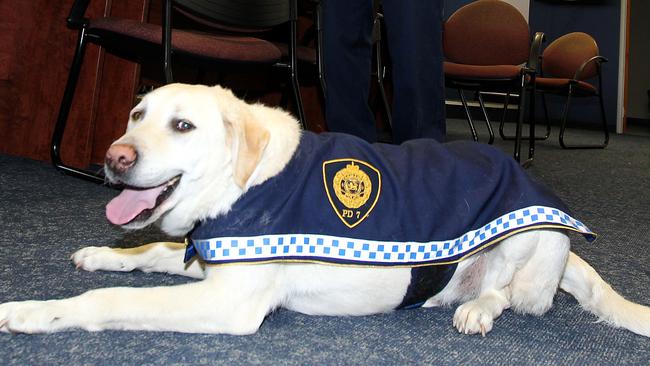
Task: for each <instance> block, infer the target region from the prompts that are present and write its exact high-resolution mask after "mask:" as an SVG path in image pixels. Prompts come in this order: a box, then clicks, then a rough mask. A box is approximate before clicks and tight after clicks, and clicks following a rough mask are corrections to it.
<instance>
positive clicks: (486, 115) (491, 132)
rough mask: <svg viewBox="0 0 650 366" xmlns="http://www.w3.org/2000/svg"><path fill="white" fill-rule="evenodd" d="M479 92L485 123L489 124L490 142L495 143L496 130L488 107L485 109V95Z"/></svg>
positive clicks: (479, 101)
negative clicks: (489, 115)
mask: <svg viewBox="0 0 650 366" xmlns="http://www.w3.org/2000/svg"><path fill="white" fill-rule="evenodd" d="M477 94H478V103H479V104H480V106H481V111H483V117H484V118H485V125H486V126H487V129H488V133H489V134H490V139H489V140H488V144H490V145H492V143H494V131H493V130H492V123H490V117H488V114H487V109H485V103H483V96H482V95H481V92H477Z"/></svg>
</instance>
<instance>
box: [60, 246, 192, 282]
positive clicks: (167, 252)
mask: <svg viewBox="0 0 650 366" xmlns="http://www.w3.org/2000/svg"><path fill="white" fill-rule="evenodd" d="M184 254H185V244H183V243H172V242H158V243H151V244H145V245H142V246H139V247H135V248H109V247H86V248H83V249H80V250H78V251H77V252H75V253H74V254H72V257H71V259H72V262H73V263H74V264H75V266H77V268H81V269H83V270H86V271H118V272H129V271H132V270H136V269H137V270H140V271H143V272H164V273H171V274H178V275H183V276H188V277H192V278H199V279H202V278H204V276H205V274H204V270H205V264H204V263H203V262H201V261H199V260H197V259H196V258H195V259H193V260H192V261H190V262H188V263H183V256H184Z"/></svg>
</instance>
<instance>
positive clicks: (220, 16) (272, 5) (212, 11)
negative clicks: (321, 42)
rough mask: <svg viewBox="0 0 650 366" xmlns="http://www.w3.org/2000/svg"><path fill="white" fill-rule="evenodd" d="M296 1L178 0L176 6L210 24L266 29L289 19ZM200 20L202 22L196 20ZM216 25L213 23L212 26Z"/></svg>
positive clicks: (291, 17) (292, 18)
mask: <svg viewBox="0 0 650 366" xmlns="http://www.w3.org/2000/svg"><path fill="white" fill-rule="evenodd" d="M292 1H295V0H174V1H173V3H174V5H175V6H176V7H177V8H178V9H179V10H181V11H182V12H183V13H184V14H185V15H187V16H190V17H192V18H194V19H195V20H197V21H199V22H201V20H203V23H204V24H205V21H208V23H207V25H211V26H216V27H219V25H225V26H230V27H232V28H233V29H246V30H255V29H266V28H271V27H274V26H277V25H280V24H283V23H286V22H288V21H289V20H295V19H296V14H292V13H291V2H292ZM196 18H199V19H196ZM211 23H213V24H211Z"/></svg>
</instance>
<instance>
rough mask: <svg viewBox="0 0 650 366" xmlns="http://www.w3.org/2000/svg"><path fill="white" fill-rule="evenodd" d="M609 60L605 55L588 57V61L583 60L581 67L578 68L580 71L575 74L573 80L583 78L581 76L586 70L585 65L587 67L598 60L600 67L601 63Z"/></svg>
mask: <svg viewBox="0 0 650 366" xmlns="http://www.w3.org/2000/svg"><path fill="white" fill-rule="evenodd" d="M608 61H609V60H607V59H606V58H605V57H603V56H594V57H592V58H590V59H588V60H587V61H585V62H583V63H582V65H580V67H579V68H578V71H576V73H575V75H573V80H581V79H580V77H581V76H582V72H583V71H584V70H585V67H587V65H589V64H590V63H592V62H596V63H597V66H598V67H600V64H601V63H603V62H608Z"/></svg>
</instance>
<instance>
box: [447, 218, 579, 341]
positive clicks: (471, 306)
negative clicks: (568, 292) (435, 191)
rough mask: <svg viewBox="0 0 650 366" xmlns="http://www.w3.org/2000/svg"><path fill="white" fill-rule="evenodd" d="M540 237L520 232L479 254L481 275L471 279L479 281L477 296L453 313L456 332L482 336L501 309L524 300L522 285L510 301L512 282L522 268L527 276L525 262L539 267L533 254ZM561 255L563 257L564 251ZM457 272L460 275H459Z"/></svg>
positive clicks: (533, 233) (526, 264)
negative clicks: (481, 268)
mask: <svg viewBox="0 0 650 366" xmlns="http://www.w3.org/2000/svg"><path fill="white" fill-rule="evenodd" d="M543 237H544V234H543V233H541V232H540V231H531V232H525V233H521V234H518V235H515V236H513V237H511V238H508V239H506V240H504V241H503V242H502V243H500V244H499V245H497V246H496V247H494V248H492V249H490V250H489V251H487V252H486V253H485V254H482V256H484V257H483V258H481V259H480V260H479V261H477V262H480V263H481V265H483V266H485V267H484V270H483V271H482V273H483V275H482V278H480V279H476V278H475V279H473V280H474V281H477V282H480V285H479V286H478V287H479V290H478V291H477V292H478V296H477V297H476V298H474V299H472V300H469V301H467V302H465V303H464V304H462V305H460V306H459V307H458V308H457V309H456V313H455V314H454V322H453V324H454V326H455V327H456V329H458V331H459V332H461V333H465V334H476V333H480V334H482V335H485V334H486V333H487V332H489V331H490V330H492V326H493V322H494V319H496V318H497V317H499V316H500V315H501V313H502V312H503V310H504V309H507V308H509V307H510V306H511V305H515V304H516V305H520V304H522V303H523V302H522V301H521V300H520V299H519V296H521V294H523V292H524V289H523V288H522V287H521V286H515V287H514V291H515V294H516V296H514V297H515V300H517V302H515V304H513V302H512V300H513V286H512V284H513V281H516V280H517V279H518V278H520V277H521V276H522V275H521V271H522V269H523V270H524V272H523V274H524V277H526V278H528V276H527V275H526V274H527V272H528V269H527V266H528V265H530V266H531V268H532V267H534V268H538V265H539V263H537V262H538V260H537V256H536V255H535V254H537V252H538V244H539V243H540V241H541V239H542V238H543ZM566 252H568V245H567V246H566V248H565V253H566ZM563 258H564V260H566V254H565V255H564V257H563ZM561 268H562V267H561V266H560V269H559V270H558V271H556V272H558V273H561ZM459 275H460V276H462V274H459ZM555 277H557V278H555ZM555 277H554V278H555V285H554V286H555V287H554V289H553V291H552V294H554V293H555V289H556V288H557V282H558V281H559V275H558V276H555ZM551 287H553V286H551ZM552 294H551V296H550V299H551V300H552V298H553V297H552Z"/></svg>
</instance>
